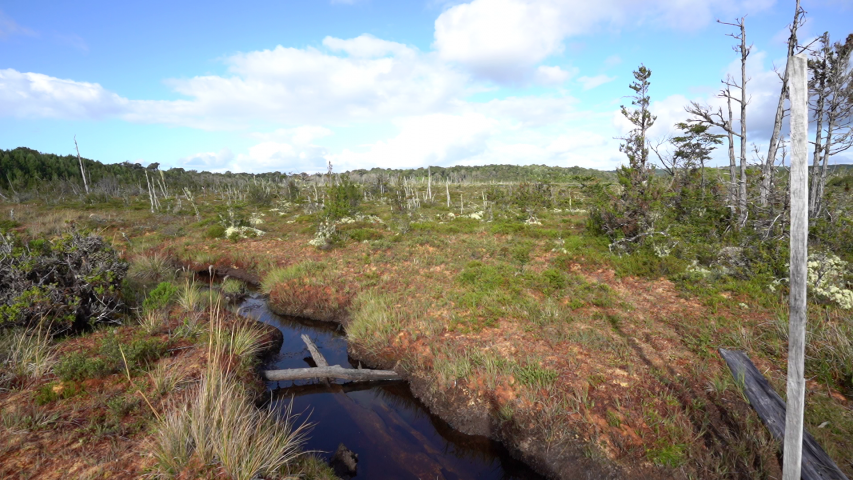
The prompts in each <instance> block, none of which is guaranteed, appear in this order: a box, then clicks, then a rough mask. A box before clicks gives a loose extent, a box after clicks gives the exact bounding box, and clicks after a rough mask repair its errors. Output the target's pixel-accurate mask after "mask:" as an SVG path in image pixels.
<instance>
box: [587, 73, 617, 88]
mask: <svg viewBox="0 0 853 480" xmlns="http://www.w3.org/2000/svg"><path fill="white" fill-rule="evenodd" d="M613 80H616V77H608V76H607V75H604V74H601V75H596V76H594V77H587V76H586V75H584V76H583V77H579V78H578V82H580V84H581V85H582V86H583V89H584V90H592V89H593V88H595V87H598V86H601V85H604V84H605V83H609V82H612V81H613Z"/></svg>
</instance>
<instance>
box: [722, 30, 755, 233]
mask: <svg viewBox="0 0 853 480" xmlns="http://www.w3.org/2000/svg"><path fill="white" fill-rule="evenodd" d="M745 20H746V17H741V18H739V19H738V21H737V23H726V22H721V21H719V20H717V22H719V23H720V24H722V25H730V26H733V27H737V28H738V30H739V33H730V34H728V35H729V36H730V37H732V38H734V39H736V40H739V41H740V44H737V45H735V46H734V47H732V49H733V50H734V51H735V52H738V53H740V84H738V83H737V82H736V81H735V80H734V79H732V78H731V77H727V78H726V80H724V81H723V84H725V85H726V89H725V90H724V96H725V98H726V100H727V102H728V105H729V124H731V114H732V109H731V101H732V100H734V101H736V102H738V103H739V104H740V135H739V137H740V178H739V179H738V224H739V225H741V226H742V225H743V224H744V223H745V222H746V216H747V205H746V106H747V104H748V103H749V100H748V99H747V96H746V84H747V83H748V82H749V80H750V79H748V78H746V59H747V58H748V57H749V54H750V52H751V51H752V45H750V46H747V45H746V24H745V23H744V21H745ZM732 87H734V88H738V89H740V98H736V97H734V96H733V95H732V93H731V88H732Z"/></svg>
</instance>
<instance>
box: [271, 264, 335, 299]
mask: <svg viewBox="0 0 853 480" xmlns="http://www.w3.org/2000/svg"><path fill="white" fill-rule="evenodd" d="M327 267H328V265H326V264H325V263H323V262H313V261H307V262H302V263H297V264H296V265H291V266H289V267H285V268H274V269H272V270H270V271H269V272H267V274H266V276H265V277H264V279H263V280H261V291H262V292H264V293H270V292H271V291H272V289H273V288H274V287H275V286H276V284H279V283H283V282H286V281H288V280H293V279H297V278H304V277H309V276H316V275H319V274H320V273H322V272H323V271H325V270H326V268H327Z"/></svg>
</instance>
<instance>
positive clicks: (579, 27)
mask: <svg viewBox="0 0 853 480" xmlns="http://www.w3.org/2000/svg"><path fill="white" fill-rule="evenodd" d="M773 3H774V0H751V1H747V2H739V1H736V0H678V1H671V0H648V1H645V2H636V1H633V0H599V1H596V2H577V1H572V2H567V1H564V0H539V1H535V2H534V1H531V0H473V1H471V2H470V3H464V4H459V5H454V6H453V7H451V8H448V9H447V10H445V11H444V12H443V13H442V14H441V15H440V16H439V17H438V18H437V19H436V21H435V41H434V43H433V47H434V48H435V50H436V51H437V52H438V54H439V55H440V56H441V58H442V59H444V60H446V61H450V62H456V63H459V64H461V65H464V66H465V67H467V68H468V69H470V70H471V71H472V72H474V73H475V74H477V75H479V76H481V77H485V78H488V79H491V80H494V81H498V82H519V81H522V80H524V79H526V78H527V77H528V76H529V75H530V74H531V71H532V70H534V69H535V67H536V66H537V65H538V64H539V63H540V62H541V61H543V60H544V59H546V58H548V57H550V56H552V55H554V54H558V53H560V52H562V51H563V42H564V40H565V39H567V38H569V37H575V36H579V35H583V34H586V33H590V32H592V31H594V30H596V29H601V28H621V27H624V26H632V25H633V26H637V25H644V24H645V25H652V26H655V27H658V26H665V27H668V28H673V29H678V30H688V31H689V30H695V29H697V28H700V27H703V26H705V25H707V24H708V23H709V22H711V21H713V20H714V18H715V15H722V16H730V15H736V14H739V13H740V14H742V13H745V12H757V11H761V10H764V9H766V8H768V7H770V6H771V5H772V4H773Z"/></svg>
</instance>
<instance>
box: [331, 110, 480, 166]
mask: <svg viewBox="0 0 853 480" xmlns="http://www.w3.org/2000/svg"><path fill="white" fill-rule="evenodd" d="M394 123H395V125H396V126H397V129H398V130H399V133H398V134H397V136H395V137H393V138H391V139H388V140H380V141H378V142H375V143H373V144H371V145H369V147H368V148H367V149H366V150H364V151H353V150H350V149H344V150H343V151H342V152H341V153H338V154H333V155H330V156H329V157H328V158H329V159H330V160H331V161H332V163H333V164H334V165H340V166H341V168H342V169H352V168H366V166H367V165H369V166H379V167H386V168H389V167H390V168H412V167H420V166H427V165H440V164H441V165H446V164H452V163H454V162H457V161H460V160H462V159H465V158H467V157H469V156H472V155H474V154H476V153H477V152H479V151H481V150H482V149H483V148H484V143H483V142H484V141H485V139H486V138H487V137H488V136H489V135H490V132H492V131H493V129H494V127H495V124H496V121H495V120H494V119H491V118H489V117H487V116H485V115H483V114H480V113H473V112H472V113H465V114H461V115H450V114H441V113H436V114H429V115H420V116H412V117H406V118H400V119H398V120H396V121H395V122H394Z"/></svg>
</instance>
